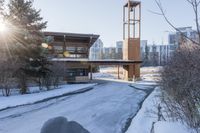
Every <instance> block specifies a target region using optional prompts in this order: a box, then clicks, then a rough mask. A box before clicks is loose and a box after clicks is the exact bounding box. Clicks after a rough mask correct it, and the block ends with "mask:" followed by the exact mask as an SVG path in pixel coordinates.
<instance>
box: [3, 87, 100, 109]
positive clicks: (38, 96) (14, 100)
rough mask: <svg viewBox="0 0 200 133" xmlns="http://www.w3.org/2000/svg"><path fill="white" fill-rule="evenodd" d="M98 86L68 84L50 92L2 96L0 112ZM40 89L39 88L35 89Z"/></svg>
mask: <svg viewBox="0 0 200 133" xmlns="http://www.w3.org/2000/svg"><path fill="white" fill-rule="evenodd" d="M94 85H96V84H71V85H70V84H68V85H62V86H61V87H60V88H59V89H54V90H50V91H45V92H40V93H33V94H26V95H14V96H10V97H4V96H0V110H2V109H5V108H8V107H15V106H19V105H25V104H31V103H35V102H37V101H41V100H44V99H47V98H50V97H55V96H60V95H63V94H66V93H70V92H75V91H76V92H77V91H81V90H83V89H85V88H89V87H93V86H94ZM33 88H34V89H35V88H38V87H33Z"/></svg>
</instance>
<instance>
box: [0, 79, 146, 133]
mask: <svg viewBox="0 0 200 133" xmlns="http://www.w3.org/2000/svg"><path fill="white" fill-rule="evenodd" d="M146 95H147V94H146V93H145V92H143V91H141V90H137V89H134V88H133V87H130V82H124V81H123V82H119V81H115V80H113V81H107V80H105V81H103V82H101V83H100V84H99V85H96V86H94V89H92V90H90V91H87V92H85V93H82V94H76V95H71V96H66V97H62V98H57V99H52V100H49V101H46V102H43V103H38V104H33V105H27V106H21V107H17V108H12V109H7V110H4V111H0V132H1V133H39V132H40V129H41V127H42V125H43V124H44V122H45V121H47V120H48V119H50V118H53V117H57V116H64V117H66V118H67V119H68V120H69V121H71V120H74V121H77V122H78V123H80V124H81V125H83V127H84V128H86V129H87V130H89V131H90V132H91V133H121V132H123V131H125V130H126V128H127V124H128V123H129V122H130V119H131V118H132V117H133V116H135V115H136V113H137V111H138V110H139V108H140V105H141V103H142V101H143V100H144V98H145V97H146Z"/></svg>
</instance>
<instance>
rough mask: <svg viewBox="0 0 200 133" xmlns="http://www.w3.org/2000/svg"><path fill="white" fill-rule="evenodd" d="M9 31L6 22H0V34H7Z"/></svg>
mask: <svg viewBox="0 0 200 133" xmlns="http://www.w3.org/2000/svg"><path fill="white" fill-rule="evenodd" d="M7 30H8V28H7V25H6V22H3V21H0V32H1V33H4V32H7Z"/></svg>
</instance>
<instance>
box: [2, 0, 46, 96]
mask: <svg viewBox="0 0 200 133" xmlns="http://www.w3.org/2000/svg"><path fill="white" fill-rule="evenodd" d="M5 18H6V19H7V21H8V22H9V23H10V31H9V34H10V40H9V54H10V55H11V58H15V59H17V60H18V62H19V64H20V68H19V70H18V71H17V72H16V75H17V77H18V79H19V86H20V89H21V93H22V94H24V93H26V91H27V86H26V81H27V76H38V77H41V75H44V66H46V65H47V63H46V59H45V58H46V57H45V55H43V49H42V47H41V43H42V41H43V35H42V32H41V31H42V30H43V29H44V28H46V24H47V22H43V21H42V20H43V18H42V17H41V16H40V10H36V9H35V8H34V7H33V1H32V0H10V3H9V4H8V13H7V14H6V15H5ZM42 61H45V62H44V63H41V62H42ZM46 69H47V68H45V72H47V71H46ZM40 72H41V73H40Z"/></svg>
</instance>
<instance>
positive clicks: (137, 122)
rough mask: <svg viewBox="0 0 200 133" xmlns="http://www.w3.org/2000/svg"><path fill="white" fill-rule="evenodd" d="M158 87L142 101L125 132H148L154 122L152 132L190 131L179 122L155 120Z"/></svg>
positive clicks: (182, 132)
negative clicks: (139, 108)
mask: <svg viewBox="0 0 200 133" xmlns="http://www.w3.org/2000/svg"><path fill="white" fill-rule="evenodd" d="M159 92H160V89H159V87H157V88H156V89H155V90H154V91H153V92H152V93H151V95H150V96H149V97H148V98H147V99H146V100H145V101H144V103H143V105H142V108H141V110H140V111H139V112H138V114H137V115H136V116H135V118H134V119H133V120H132V123H131V125H130V127H129V129H128V130H127V132H126V133H150V132H151V130H152V127H153V123H154V122H155V124H154V129H153V131H154V133H191V132H192V131H191V130H190V129H188V128H187V127H186V126H185V125H183V124H181V123H180V122H171V121H157V120H158V117H157V108H156V106H155V105H157V104H159V103H160V102H159V101H160V99H159V98H158V95H159Z"/></svg>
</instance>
